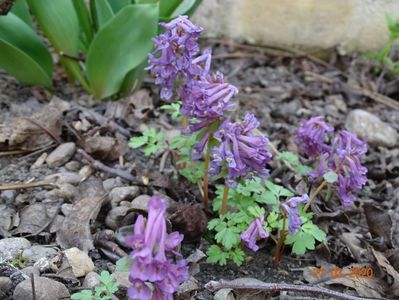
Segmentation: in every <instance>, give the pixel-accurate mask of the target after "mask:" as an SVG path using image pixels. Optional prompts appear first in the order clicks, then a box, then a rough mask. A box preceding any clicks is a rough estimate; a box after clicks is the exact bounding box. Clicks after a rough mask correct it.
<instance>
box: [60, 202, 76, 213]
mask: <svg viewBox="0 0 399 300" xmlns="http://www.w3.org/2000/svg"><path fill="white" fill-rule="evenodd" d="M72 208H73V204H71V203H64V204H62V205H61V212H62V213H63V214H64V216H67V215H69V214H70V213H71V211H72Z"/></svg>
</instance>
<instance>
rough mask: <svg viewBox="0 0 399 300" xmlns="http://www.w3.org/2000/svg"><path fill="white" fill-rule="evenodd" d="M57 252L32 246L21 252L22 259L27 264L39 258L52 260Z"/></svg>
mask: <svg viewBox="0 0 399 300" xmlns="http://www.w3.org/2000/svg"><path fill="white" fill-rule="evenodd" d="M57 253H58V252H57V250H55V249H53V248H49V247H44V246H40V245H35V246H32V247H30V248H28V249H25V250H24V251H23V252H22V257H23V258H24V259H25V260H26V262H27V263H28V264H33V263H35V262H37V261H38V260H39V259H41V258H47V259H49V258H53V257H54V256H56V255H57Z"/></svg>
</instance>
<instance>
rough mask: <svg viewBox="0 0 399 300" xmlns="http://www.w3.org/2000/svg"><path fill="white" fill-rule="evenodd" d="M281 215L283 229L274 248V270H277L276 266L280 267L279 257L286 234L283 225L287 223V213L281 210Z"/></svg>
mask: <svg viewBox="0 0 399 300" xmlns="http://www.w3.org/2000/svg"><path fill="white" fill-rule="evenodd" d="M282 213H283V227H282V229H281V231H280V237H279V239H278V243H277V246H276V253H275V254H274V257H273V266H274V268H276V269H278V266H279V265H280V261H281V256H282V254H283V251H284V242H285V237H286V236H287V233H286V231H285V224H286V221H287V213H286V211H285V210H284V209H282Z"/></svg>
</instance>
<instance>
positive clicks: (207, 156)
mask: <svg viewBox="0 0 399 300" xmlns="http://www.w3.org/2000/svg"><path fill="white" fill-rule="evenodd" d="M211 139H212V134H211V136H210V137H209V141H210V140H211ZM209 141H208V145H207V149H206V153H205V167H204V188H203V189H204V196H203V201H202V202H203V204H204V209H205V211H207V210H208V206H209V190H208V188H209V175H208V170H209V162H210V160H211V147H210V144H209Z"/></svg>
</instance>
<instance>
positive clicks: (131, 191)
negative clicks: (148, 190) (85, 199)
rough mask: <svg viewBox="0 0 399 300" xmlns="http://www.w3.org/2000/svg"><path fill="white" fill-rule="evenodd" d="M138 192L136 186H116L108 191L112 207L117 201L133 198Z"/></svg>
mask: <svg viewBox="0 0 399 300" xmlns="http://www.w3.org/2000/svg"><path fill="white" fill-rule="evenodd" d="M138 193H139V188H138V187H137V186H124V187H116V188H114V189H112V191H111V192H110V193H109V199H111V205H112V207H116V206H118V203H119V202H121V201H123V200H128V199H133V198H134V197H136V196H137V194H138Z"/></svg>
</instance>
